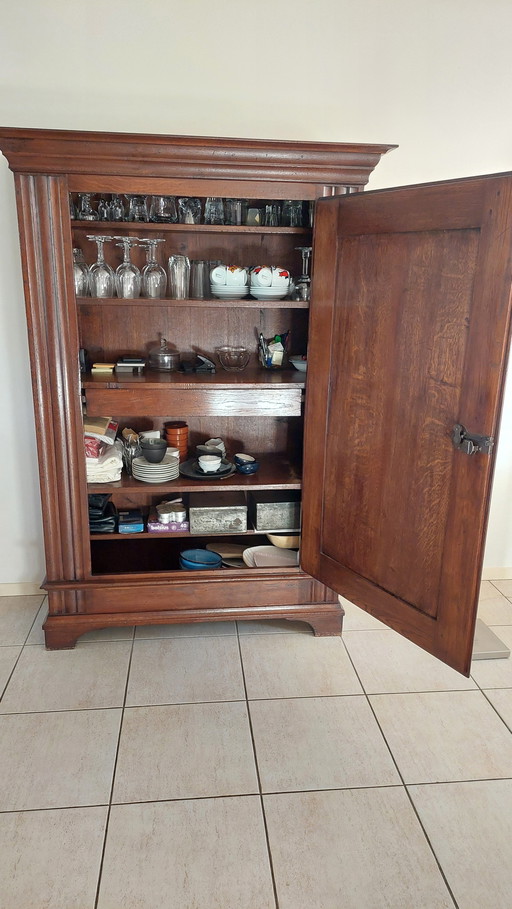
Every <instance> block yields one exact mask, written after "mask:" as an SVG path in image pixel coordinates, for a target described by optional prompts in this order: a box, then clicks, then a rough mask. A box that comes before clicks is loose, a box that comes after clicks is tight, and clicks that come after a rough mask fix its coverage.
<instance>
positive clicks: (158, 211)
mask: <svg viewBox="0 0 512 909" xmlns="http://www.w3.org/2000/svg"><path fill="white" fill-rule="evenodd" d="M149 220H150V221H157V222H166V223H168V224H176V223H177V221H178V212H177V210H176V199H175V198H174V196H151V205H150V208H149Z"/></svg>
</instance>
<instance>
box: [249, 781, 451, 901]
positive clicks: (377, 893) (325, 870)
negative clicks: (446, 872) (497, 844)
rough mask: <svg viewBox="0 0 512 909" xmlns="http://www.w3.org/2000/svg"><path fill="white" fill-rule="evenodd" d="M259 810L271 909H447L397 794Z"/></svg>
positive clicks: (350, 795) (316, 798) (307, 796)
mask: <svg viewBox="0 0 512 909" xmlns="http://www.w3.org/2000/svg"><path fill="white" fill-rule="evenodd" d="M264 804H265V815H266V818H267V825H268V831H269V840H270V849H271V854H272V864H273V868H274V875H275V880H276V887H277V896H278V900H279V909H341V907H343V909H412V907H417V909H420V907H421V909H427V907H428V909H453V903H452V900H451V898H450V896H449V893H448V891H447V888H446V886H445V884H444V881H443V879H442V876H441V874H440V872H439V869H438V867H437V864H436V862H435V859H434V857H433V855H432V852H431V850H430V848H429V845H428V843H427V840H426V839H425V836H424V835H423V832H422V830H421V827H420V825H419V823H418V820H417V818H416V815H415V813H414V811H413V808H412V806H411V804H410V802H409V799H408V798H407V795H406V793H405V791H404V790H403V788H402V787H390V788H387V789H358V790H345V791H334V792H301V793H287V794H282V795H266V796H264Z"/></svg>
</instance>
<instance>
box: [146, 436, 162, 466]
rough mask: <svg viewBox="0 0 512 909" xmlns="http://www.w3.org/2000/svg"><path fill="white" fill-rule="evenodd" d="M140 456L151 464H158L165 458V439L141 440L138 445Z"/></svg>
mask: <svg viewBox="0 0 512 909" xmlns="http://www.w3.org/2000/svg"><path fill="white" fill-rule="evenodd" d="M140 447H141V449H142V454H143V456H144V457H145V458H146V461H150V462H151V464H159V463H160V461H163V459H164V458H165V453H166V451H167V442H166V440H165V439H143V441H142V442H141V443H140Z"/></svg>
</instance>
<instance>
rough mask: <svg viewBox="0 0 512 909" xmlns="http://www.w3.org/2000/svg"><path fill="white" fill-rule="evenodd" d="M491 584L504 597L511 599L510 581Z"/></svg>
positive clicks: (511, 581) (511, 588)
mask: <svg viewBox="0 0 512 909" xmlns="http://www.w3.org/2000/svg"><path fill="white" fill-rule="evenodd" d="M491 583H492V584H493V586H494V587H496V590H499V592H500V593H502V594H503V595H504V596H506V597H511V598H512V580H501V581H500V580H496V581H492V582H491Z"/></svg>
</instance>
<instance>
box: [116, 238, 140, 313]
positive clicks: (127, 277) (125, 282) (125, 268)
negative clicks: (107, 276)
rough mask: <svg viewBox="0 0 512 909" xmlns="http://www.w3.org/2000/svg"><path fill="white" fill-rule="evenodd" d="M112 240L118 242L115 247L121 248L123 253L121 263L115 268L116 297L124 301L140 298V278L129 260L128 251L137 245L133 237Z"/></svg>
mask: <svg viewBox="0 0 512 909" xmlns="http://www.w3.org/2000/svg"><path fill="white" fill-rule="evenodd" d="M114 240H120V243H116V246H121V247H122V248H123V252H124V258H123V261H122V262H121V265H118V267H117V268H116V292H117V296H118V297H124V298H125V299H132V298H133V297H138V296H140V284H141V276H140V271H139V269H138V268H137V266H136V265H134V264H133V262H132V260H131V258H130V250H131V249H132V248H133V247H134V246H138V245H139V243H138V241H137V239H136V238H135V237H114Z"/></svg>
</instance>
